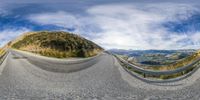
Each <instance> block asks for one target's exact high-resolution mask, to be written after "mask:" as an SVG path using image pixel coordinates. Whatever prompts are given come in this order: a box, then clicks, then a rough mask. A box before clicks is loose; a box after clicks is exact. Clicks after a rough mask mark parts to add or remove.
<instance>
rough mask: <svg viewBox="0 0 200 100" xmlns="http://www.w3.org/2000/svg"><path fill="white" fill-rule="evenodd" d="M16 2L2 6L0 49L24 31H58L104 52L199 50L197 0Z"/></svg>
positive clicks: (199, 17) (0, 4)
mask: <svg viewBox="0 0 200 100" xmlns="http://www.w3.org/2000/svg"><path fill="white" fill-rule="evenodd" d="M14 1H15V0H14ZM14 1H13V0H6V1H3V2H1V3H0V46H3V45H4V44H6V43H7V42H8V41H10V40H12V39H14V38H16V37H17V36H19V35H21V34H23V33H25V32H30V31H41V30H50V31H53V30H61V31H67V32H73V33H75V34H79V35H81V36H83V37H85V38H87V39H90V40H92V41H94V42H95V43H97V44H99V45H101V46H102V47H104V48H106V49H111V48H118V49H192V48H195V49H199V47H200V32H199V31H200V6H199V5H198V4H200V2H198V1H195V0H191V1H189V0H176V1H174V0H165V1H164V2H163V0H123V1H122V0H109V1H108V0H73V1H68V0H57V1H53V0H34V1H33V0H32V1H31V0H29V1H28V0H20V1H19V0H18V1H15V2H14Z"/></svg>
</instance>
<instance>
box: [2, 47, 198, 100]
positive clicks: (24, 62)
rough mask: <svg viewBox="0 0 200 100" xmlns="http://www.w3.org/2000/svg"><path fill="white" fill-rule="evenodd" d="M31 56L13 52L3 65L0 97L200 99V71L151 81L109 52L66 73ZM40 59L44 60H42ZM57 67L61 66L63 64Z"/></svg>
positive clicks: (22, 99)
mask: <svg viewBox="0 0 200 100" xmlns="http://www.w3.org/2000/svg"><path fill="white" fill-rule="evenodd" d="M30 57H31V56H29V57H27V54H25V53H24V54H23V53H18V52H13V51H10V53H9V54H8V55H7V58H6V59H5V61H4V62H3V64H2V65H0V69H1V70H2V72H0V100H10V99H11V100H16V99H17V100H160V99H162V100H174V99H176V100H191V99H193V100H199V98H200V94H199V93H200V75H199V74H200V70H197V71H196V72H195V73H194V74H193V75H192V76H190V77H188V78H186V79H184V80H181V81H178V82H173V83H164V84H153V83H152V84H151V83H145V82H143V81H141V80H138V79H137V78H134V77H132V76H131V75H129V74H128V73H127V72H126V71H124V70H123V68H122V67H121V66H120V65H119V63H118V62H117V60H116V59H115V58H114V57H113V56H111V55H109V54H106V53H103V54H101V55H100V56H99V57H98V59H97V61H96V62H95V63H93V64H91V65H90V67H87V68H85V69H81V70H80V71H76V72H65V73H59V72H53V71H47V70H45V69H42V68H41V66H39V65H40V64H38V62H37V63H36V62H33V61H31V58H30ZM35 57H37V56H35ZM34 60H37V59H34ZM38 60H40V62H41V59H38ZM90 62H93V60H91V61H90ZM72 65H73V64H72ZM54 66H55V67H57V66H59V64H57V65H56V64H55V65H54ZM66 66H71V65H66ZM47 67H48V66H47ZM1 70H0V71H1Z"/></svg>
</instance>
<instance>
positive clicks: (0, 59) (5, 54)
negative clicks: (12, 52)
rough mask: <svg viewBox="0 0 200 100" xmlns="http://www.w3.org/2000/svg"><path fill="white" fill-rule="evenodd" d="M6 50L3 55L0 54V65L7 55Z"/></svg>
mask: <svg viewBox="0 0 200 100" xmlns="http://www.w3.org/2000/svg"><path fill="white" fill-rule="evenodd" d="M7 54H8V52H5V53H4V54H3V55H1V56H0V65H1V64H2V63H3V61H4V60H5V58H6V56H7Z"/></svg>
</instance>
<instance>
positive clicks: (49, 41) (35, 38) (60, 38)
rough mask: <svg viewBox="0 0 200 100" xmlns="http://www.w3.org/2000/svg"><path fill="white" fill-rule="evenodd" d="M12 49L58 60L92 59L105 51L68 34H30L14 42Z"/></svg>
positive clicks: (46, 32)
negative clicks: (72, 58) (71, 58)
mask: <svg viewBox="0 0 200 100" xmlns="http://www.w3.org/2000/svg"><path fill="white" fill-rule="evenodd" d="M11 47H12V48H15V49H19V50H23V51H28V52H32V53H37V54H40V55H43V56H49V57H56V58H69V57H91V56H94V55H97V54H98V53H100V52H101V51H103V49H102V48H101V47H100V46H98V45H96V44H95V43H93V42H92V41H89V40H87V39H85V38H82V37H80V36H78V35H75V34H71V33H67V32H58V31H56V32H49V31H42V32H29V33H26V34H24V35H22V36H21V37H19V38H18V39H16V40H14V41H12V43H11Z"/></svg>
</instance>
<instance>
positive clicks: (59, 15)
mask: <svg viewBox="0 0 200 100" xmlns="http://www.w3.org/2000/svg"><path fill="white" fill-rule="evenodd" d="M28 19H30V20H31V21H33V22H36V23H38V24H42V25H46V24H48V25H57V26H59V27H64V28H73V27H77V26H78V22H77V21H76V18H75V17H74V16H72V15H70V14H69V13H66V12H63V11H59V12H55V13H40V14H32V15H29V17H28Z"/></svg>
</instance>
